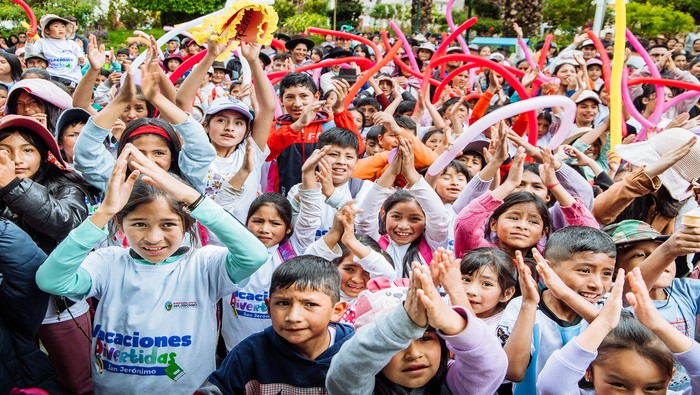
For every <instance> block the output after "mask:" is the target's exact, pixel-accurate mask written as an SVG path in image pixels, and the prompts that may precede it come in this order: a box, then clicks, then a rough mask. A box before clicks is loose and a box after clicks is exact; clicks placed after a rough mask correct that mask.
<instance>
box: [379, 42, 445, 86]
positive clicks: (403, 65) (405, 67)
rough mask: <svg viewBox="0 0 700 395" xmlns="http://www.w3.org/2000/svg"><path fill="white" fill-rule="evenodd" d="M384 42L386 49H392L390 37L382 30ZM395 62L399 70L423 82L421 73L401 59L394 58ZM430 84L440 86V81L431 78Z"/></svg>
mask: <svg viewBox="0 0 700 395" xmlns="http://www.w3.org/2000/svg"><path fill="white" fill-rule="evenodd" d="M382 42H383V43H384V46H385V47H387V48H391V43H389V37H388V36H387V34H386V30H382ZM393 61H394V64H395V65H397V66H399V68H400V69H401V70H403V71H405V72H407V73H409V74H411V75H412V76H414V77H416V78H418V79H420V80H423V74H421V73H419V72H417V71H416V70H414V69H412V68H410V67H409V66H408V65H407V64H406V63H404V62H403V60H401V58H400V57H398V56H394V59H393ZM430 83H431V84H432V85H434V86H438V85H440V81H438V80H436V79H434V78H430Z"/></svg>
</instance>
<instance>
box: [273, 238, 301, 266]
mask: <svg viewBox="0 0 700 395" xmlns="http://www.w3.org/2000/svg"><path fill="white" fill-rule="evenodd" d="M277 252H279V254H280V257H281V258H282V262H287V261H288V260H290V259H292V258H295V257H296V256H297V253H296V251H294V247H292V243H291V242H290V241H289V239H286V240H285V241H283V242H282V243H280V245H279V247H277Z"/></svg>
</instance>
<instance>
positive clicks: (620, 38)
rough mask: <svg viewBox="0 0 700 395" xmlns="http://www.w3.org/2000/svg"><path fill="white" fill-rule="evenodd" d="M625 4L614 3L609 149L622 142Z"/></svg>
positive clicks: (622, 2) (620, 2) (621, 2)
mask: <svg viewBox="0 0 700 395" xmlns="http://www.w3.org/2000/svg"><path fill="white" fill-rule="evenodd" d="M625 18H626V14H625V2H624V1H616V2H615V44H614V48H615V50H614V59H617V62H615V63H613V70H612V75H611V77H610V147H613V148H614V147H615V146H616V145H618V144H620V143H621V142H622V122H623V120H622V72H623V71H624V67H625V65H624V62H623V61H622V59H624V58H625V23H626V19H625Z"/></svg>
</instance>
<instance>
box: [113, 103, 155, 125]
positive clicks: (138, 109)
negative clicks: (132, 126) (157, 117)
mask: <svg viewBox="0 0 700 395" xmlns="http://www.w3.org/2000/svg"><path fill="white" fill-rule="evenodd" d="M146 117H148V106H146V102H145V101H143V100H138V99H134V100H132V101H131V104H129V105H128V106H126V108H124V111H122V115H120V116H119V118H121V120H122V121H123V122H124V123H125V124H127V125H128V124H129V122H131V121H133V120H135V119H139V118H146Z"/></svg>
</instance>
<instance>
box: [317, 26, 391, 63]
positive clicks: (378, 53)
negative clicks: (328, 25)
mask: <svg viewBox="0 0 700 395" xmlns="http://www.w3.org/2000/svg"><path fill="white" fill-rule="evenodd" d="M307 31H308V32H309V33H310V34H321V35H324V36H325V35H331V36H334V37H342V38H347V39H349V40H355V41H359V42H361V43H363V44H366V45H368V46H369V47H370V48H372V51H374V56H375V58H376V59H377V62H379V61H380V60H381V59H382V51H380V50H379V47H377V44H375V43H374V42H372V40H368V39H366V38H364V37H360V36H358V35H355V34H351V33H347V32H339V31H336V30H327V29H319V28H317V27H310V28H308V29H307Z"/></svg>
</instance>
